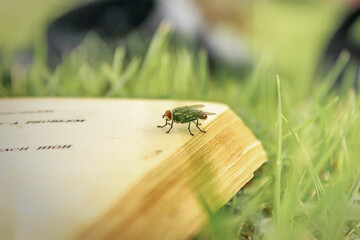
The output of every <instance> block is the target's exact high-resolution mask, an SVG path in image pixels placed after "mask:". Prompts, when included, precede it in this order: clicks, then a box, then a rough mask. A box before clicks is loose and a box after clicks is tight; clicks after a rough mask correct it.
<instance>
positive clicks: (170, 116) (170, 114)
mask: <svg viewBox="0 0 360 240" xmlns="http://www.w3.org/2000/svg"><path fill="white" fill-rule="evenodd" d="M162 117H163V118H165V119H166V121H170V120H171V119H172V112H171V111H170V110H166V112H165V113H164V115H163V116H162Z"/></svg>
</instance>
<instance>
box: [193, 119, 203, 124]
mask: <svg viewBox="0 0 360 240" xmlns="http://www.w3.org/2000/svg"><path fill="white" fill-rule="evenodd" d="M193 122H194V123H195V124H196V122H195V120H194V121H193ZM198 122H199V121H198ZM198 125H201V123H198Z"/></svg>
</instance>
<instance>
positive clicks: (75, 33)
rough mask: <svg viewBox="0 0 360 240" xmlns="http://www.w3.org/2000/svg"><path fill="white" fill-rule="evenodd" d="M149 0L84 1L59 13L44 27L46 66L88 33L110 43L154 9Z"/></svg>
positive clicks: (65, 53)
mask: <svg viewBox="0 0 360 240" xmlns="http://www.w3.org/2000/svg"><path fill="white" fill-rule="evenodd" d="M154 5H155V2H154V1H153V0H141V1H128V0H102V1H94V2H90V3H86V4H84V5H82V6H80V7H77V8H75V9H73V10H71V11H69V12H68V13H66V14H64V15H62V16H61V17H59V18H58V19H56V20H55V21H54V22H52V23H51V24H50V26H49V27H48V30H47V43H48V51H49V59H48V61H49V65H50V66H51V67H55V66H56V65H57V64H59V63H60V61H61V58H62V57H63V56H65V55H67V54H69V53H70V52H71V51H72V50H74V49H75V48H76V47H77V46H78V45H79V44H80V43H81V42H82V41H83V39H84V38H85V36H86V35H87V34H88V33H89V32H90V31H92V32H95V33H97V34H98V35H99V36H100V37H101V38H102V39H103V40H104V41H105V42H107V43H108V44H109V45H112V44H113V42H114V41H115V40H116V39H117V38H119V37H124V36H126V35H127V34H129V33H130V32H131V31H134V29H137V28H139V27H140V26H141V25H143V24H144V23H145V22H146V21H148V20H147V19H148V18H149V16H150V15H151V13H152V11H153V9H154Z"/></svg>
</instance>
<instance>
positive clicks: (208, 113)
mask: <svg viewBox="0 0 360 240" xmlns="http://www.w3.org/2000/svg"><path fill="white" fill-rule="evenodd" d="M203 113H205V114H206V115H216V113H212V112H203Z"/></svg>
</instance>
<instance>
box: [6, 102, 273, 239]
mask: <svg viewBox="0 0 360 240" xmlns="http://www.w3.org/2000/svg"><path fill="white" fill-rule="evenodd" d="M193 104H204V105H205V107H204V108H202V110H204V111H206V112H213V113H216V115H209V116H208V118H207V119H206V120H201V121H200V122H201V125H199V127H200V128H201V129H203V130H205V131H206V133H203V132H201V131H200V130H198V129H197V127H196V124H195V123H192V124H191V131H192V133H194V136H191V135H190V133H189V131H188V124H176V123H174V126H173V128H172V130H171V132H170V133H166V132H167V131H168V129H169V128H170V125H168V126H166V127H164V128H157V126H158V125H164V124H165V120H164V119H163V118H162V116H163V114H164V112H165V110H167V109H173V108H175V107H179V106H188V105H193ZM0 135H1V136H0V239H36V240H40V239H54V240H56V239H189V238H191V237H193V236H195V235H196V234H197V233H198V232H199V231H200V230H201V228H202V227H203V226H204V224H205V223H206V221H207V216H208V215H207V211H208V210H207V209H211V210H212V211H215V210H217V209H219V208H220V207H221V206H223V205H224V204H225V203H226V202H228V201H229V200H230V199H231V198H232V197H233V196H234V195H235V194H236V192H237V191H239V190H240V189H241V188H242V187H243V186H244V185H245V184H246V183H247V182H248V181H249V180H250V179H251V178H252V177H253V173H254V172H255V171H256V170H257V169H258V168H259V167H260V166H261V165H262V164H264V162H266V160H267V156H266V153H265V151H264V149H263V147H262V145H261V142H260V141H259V140H257V139H256V138H255V136H254V135H253V134H252V132H251V131H250V130H249V129H248V127H246V126H245V125H244V123H243V122H242V121H241V119H240V118H239V117H238V116H237V115H236V114H235V113H234V112H233V111H231V110H230V109H229V108H228V106H226V105H224V104H219V103H210V102H193V101H172V100H144V99H139V100H135V99H86V98H84V99H76V98H16V99H1V100H0Z"/></svg>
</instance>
